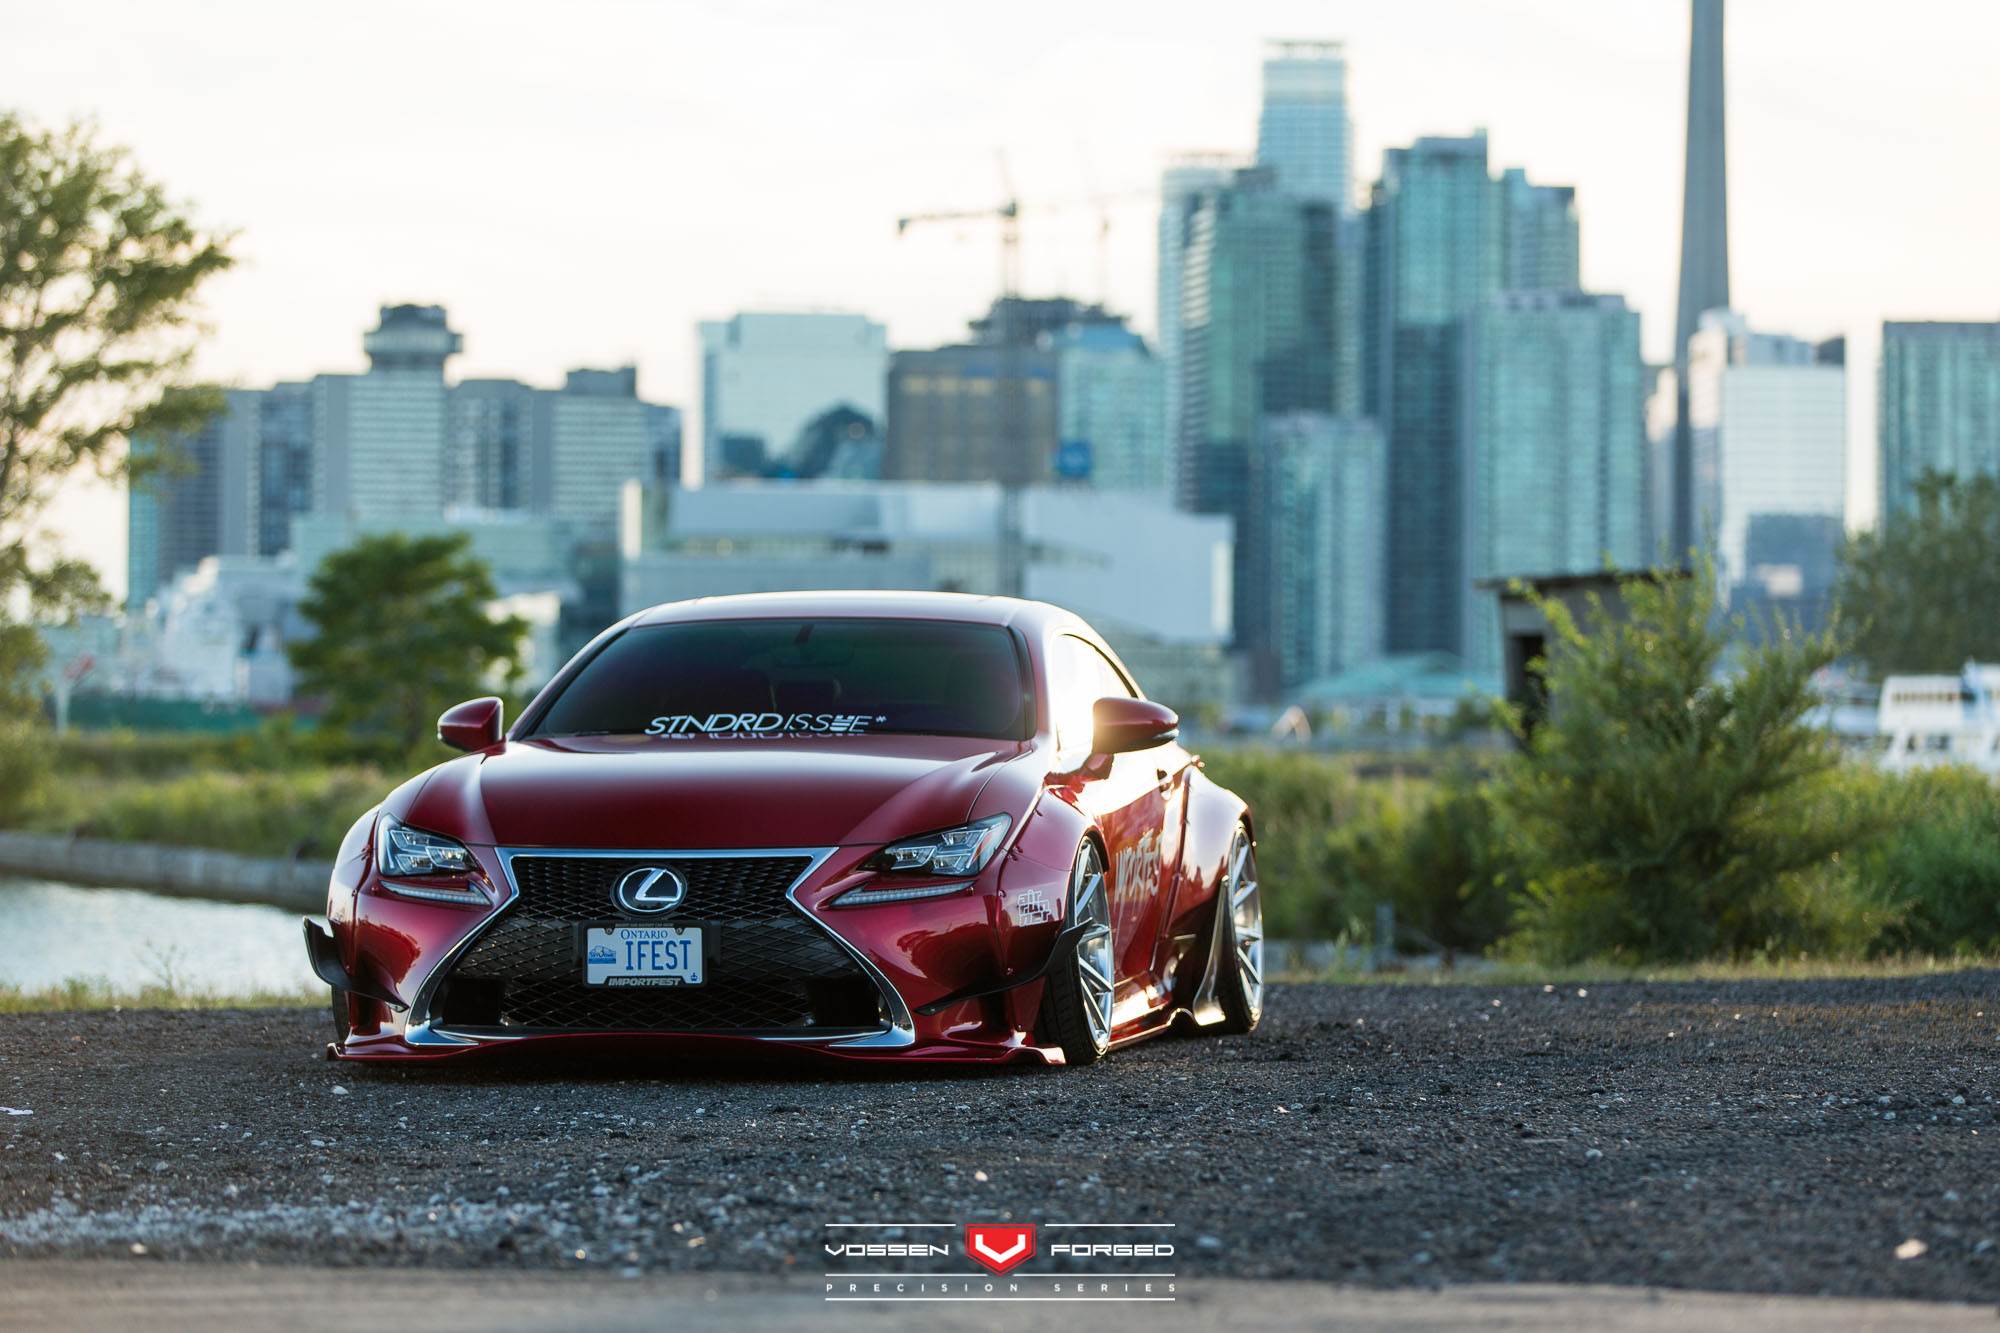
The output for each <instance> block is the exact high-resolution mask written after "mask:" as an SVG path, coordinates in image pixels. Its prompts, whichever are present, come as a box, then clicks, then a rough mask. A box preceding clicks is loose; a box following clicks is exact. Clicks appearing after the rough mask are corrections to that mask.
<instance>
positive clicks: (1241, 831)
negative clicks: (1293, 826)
mask: <svg viewBox="0 0 2000 1333" xmlns="http://www.w3.org/2000/svg"><path fill="white" fill-rule="evenodd" d="M1215 915H1216V921H1215V928H1216V929H1217V930H1220V931H1223V932H1225V933H1224V935H1223V938H1222V944H1223V956H1222V958H1221V960H1220V961H1221V969H1220V970H1221V975H1220V976H1218V977H1217V978H1216V980H1215V998H1216V1002H1217V1003H1219V1004H1220V1005H1221V1006H1222V1021H1221V1022H1219V1023H1217V1024H1216V1025H1215V1031H1218V1032H1234V1033H1242V1032H1248V1031H1250V1030H1251V1029H1253V1028H1255V1027H1256V1026H1257V1021H1258V1020H1259V1019H1261V1018H1262V1017H1263V1016H1264V900H1263V897H1262V895H1260V894H1259V893H1258V892H1257V849H1256V848H1255V847H1253V846H1251V845H1250V831H1249V830H1248V829H1246V828H1243V827H1242V826H1241V825H1239V826H1238V827H1237V829H1236V837H1235V840H1234V841H1232V842H1231V843H1230V844H1229V860H1228V861H1227V862H1226V863H1225V868H1224V870H1223V872H1222V884H1221V886H1220V887H1219V888H1218V889H1217V891H1216V894H1215Z"/></svg>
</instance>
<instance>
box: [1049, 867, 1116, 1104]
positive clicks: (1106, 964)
mask: <svg viewBox="0 0 2000 1333" xmlns="http://www.w3.org/2000/svg"><path fill="white" fill-rule="evenodd" d="M1068 924H1069V926H1072V927H1074V926H1077V925H1081V926H1082V927H1083V930H1082V932H1081V933H1080V934H1078V935H1077V937H1076V939H1075V941H1074V943H1073V944H1071V945H1070V947H1069V948H1068V949H1066V950H1065V956H1064V957H1062V958H1059V959H1057V960H1056V964H1055V966H1053V967H1051V968H1050V969H1049V973H1048V979H1047V981H1046V982H1045V983H1044V985H1043V987H1042V1011H1041V1015H1040V1018H1039V1020H1038V1023H1037V1026H1038V1027H1039V1028H1040V1030H1041V1038H1042V1040H1043V1041H1044V1042H1045V1043H1047V1044H1049V1045H1054V1046H1059V1047H1061V1048H1062V1053H1063V1060H1064V1061H1065V1062H1067V1063H1069V1064H1073V1065H1087V1064H1094V1063H1095V1062H1096V1061H1098V1060H1099V1059H1101V1058H1103V1055H1104V1053H1105V1052H1106V1051H1107V1050H1109V1049H1110V1048H1111V993H1112V987H1111V969H1112V962H1111V960H1112V957H1113V951H1112V947H1111V901H1110V898H1109V897H1108V896H1107V893H1106V890H1105V885H1104V860H1103V858H1102V857H1101V856H1099V855H1098V852H1097V844H1095V843H1092V842H1086V843H1084V844H1083V846H1082V847H1080V848H1078V849H1077V853H1076V864H1075V865H1074V866H1072V867H1071V868H1070V872H1069V917H1068Z"/></svg>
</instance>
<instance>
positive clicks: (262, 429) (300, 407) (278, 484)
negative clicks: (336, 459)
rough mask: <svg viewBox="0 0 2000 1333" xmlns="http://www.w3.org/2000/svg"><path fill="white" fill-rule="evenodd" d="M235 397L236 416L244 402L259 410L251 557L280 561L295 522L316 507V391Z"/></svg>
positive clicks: (287, 387)
mask: <svg viewBox="0 0 2000 1333" xmlns="http://www.w3.org/2000/svg"><path fill="white" fill-rule="evenodd" d="M236 392H237V394H240V395H241V396H240V398H239V397H235V396H232V412H234V411H236V410H239V409H238V408H237V407H235V406H234V404H237V403H241V402H244V401H246V400H255V402H256V410H257V540H256V543H255V545H254V546H252V547H251V551H252V552H253V553H254V554H256V555H276V554H278V553H279V552H280V551H285V550H289V549H290V548H291V545H292V519H293V518H294V517H296V516H297V515H299V514H303V513H306V512H307V511H309V510H310V509H311V508H312V505H313V460H314V458H315V456H316V454H317V437H316V436H315V435H314V433H313V387H312V385H311V384H307V383H285V384H274V385H272V386H271V387H270V388H268V389H265V390H263V391H262V392H258V391H256V390H238V391H236ZM218 554H219V552H218Z"/></svg>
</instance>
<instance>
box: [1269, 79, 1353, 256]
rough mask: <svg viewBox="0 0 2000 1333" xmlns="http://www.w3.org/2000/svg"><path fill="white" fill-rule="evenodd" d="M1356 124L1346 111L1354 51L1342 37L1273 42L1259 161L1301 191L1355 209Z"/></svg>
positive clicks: (1287, 188)
mask: <svg viewBox="0 0 2000 1333" xmlns="http://www.w3.org/2000/svg"><path fill="white" fill-rule="evenodd" d="M1353 153H1354V130H1353V126H1352V125H1351V124H1350V123H1349V121H1348V118H1347V55H1346V51H1345V49H1344V48H1343V46H1342V44H1341V43H1339V42H1317V41H1284V42H1273V43H1271V46H1270V51H1269V53H1268V55H1267V56H1266V58H1265V60H1264V108H1263V112H1262V114H1261V115H1260V116H1259V117H1258V118H1257V165H1258V166H1260V167H1269V168H1270V169H1271V171H1272V173H1273V174H1274V175H1275V177H1276V179H1277V185H1278V188H1279V189H1280V190H1282V191H1284V192H1285V193H1286V194H1289V195H1294V196H1296V197H1298V198H1301V199H1317V200H1319V201H1321V202H1322V203H1328V204H1332V205H1333V207H1334V212H1335V213H1336V215H1338V216H1341V217H1345V216H1347V215H1348V214H1349V213H1351V212H1353V211H1354V176H1353V170H1352V167H1351V165H1350V164H1351V162H1352V159H1353Z"/></svg>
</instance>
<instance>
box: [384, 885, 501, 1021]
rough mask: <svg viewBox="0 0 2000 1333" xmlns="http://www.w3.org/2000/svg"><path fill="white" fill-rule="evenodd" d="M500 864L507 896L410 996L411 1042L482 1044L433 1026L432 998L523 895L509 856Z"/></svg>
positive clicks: (440, 961)
mask: <svg viewBox="0 0 2000 1333" xmlns="http://www.w3.org/2000/svg"><path fill="white" fill-rule="evenodd" d="M474 859H475V860H476V859H477V858H476V857H475V858H474ZM500 868H501V870H502V871H503V872H505V874H506V876H507V896H506V897H505V898H502V899H501V900H500V901H499V902H498V903H496V904H494V907H493V910H492V911H491V912H488V913H487V914H486V919H485V920H484V921H478V922H474V923H473V927H472V929H471V930H468V931H466V932H465V936H464V938H463V939H461V940H459V942H458V943H456V944H454V945H452V946H451V948H450V949H449V950H447V951H446V952H445V956H444V957H443V958H441V959H439V960H438V964H437V966H436V967H433V968H432V969H431V970H430V971H429V972H427V973H425V974H424V979H423V980H422V981H421V982H419V983H417V993H416V994H415V995H414V996H412V997H411V998H410V1016H409V1018H408V1019H407V1020H405V1021H404V1024H403V1040H404V1041H405V1042H407V1043H408V1044H409V1045H411V1046H477V1045H478V1044H479V1043H478V1042H476V1041H474V1040H473V1039H472V1038H470V1037H455V1036H453V1035H452V1034H451V1033H449V1032H445V1031H442V1030H440V1029H437V1028H433V1027H432V1026H431V1000H432V999H433V998H434V997H435V996H436V994H437V988H438V985H439V983H440V982H442V981H443V980H444V974H445V973H446V972H449V971H450V970H451V965H452V964H453V963H456V962H457V961H458V960H459V958H460V957H462V956H463V955H464V953H465V951H466V950H467V949H470V948H471V947H472V946H473V944H474V943H475V942H477V941H478V939H479V937H480V936H481V935H484V934H485V933H486V932H487V931H488V930H491V929H492V928H493V923H494V922H495V921H498V920H499V919H500V918H501V917H502V916H504V915H506V912H507V909H508V908H509V907H512V906H513V905H514V900H515V899H516V898H519V897H520V896H521V890H520V889H518V888H516V887H515V885H514V872H513V871H512V870H509V869H507V860H506V858H505V857H504V856H503V857H501V859H500ZM509 1040H511V1039H509Z"/></svg>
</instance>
